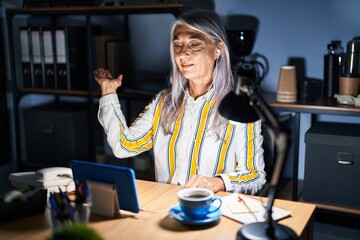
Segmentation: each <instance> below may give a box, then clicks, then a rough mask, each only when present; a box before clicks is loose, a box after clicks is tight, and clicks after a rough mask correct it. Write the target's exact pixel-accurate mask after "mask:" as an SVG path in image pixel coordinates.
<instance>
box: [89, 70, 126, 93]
mask: <svg viewBox="0 0 360 240" xmlns="http://www.w3.org/2000/svg"><path fill="white" fill-rule="evenodd" d="M94 78H95V80H96V82H97V83H98V84H99V85H100V88H101V95H102V96H104V95H107V94H111V93H116V89H117V88H118V87H120V86H121V84H122V78H123V75H122V74H120V75H119V76H118V77H117V78H113V76H112V75H111V73H110V72H109V71H108V70H107V69H104V68H98V69H96V70H95V71H94Z"/></svg>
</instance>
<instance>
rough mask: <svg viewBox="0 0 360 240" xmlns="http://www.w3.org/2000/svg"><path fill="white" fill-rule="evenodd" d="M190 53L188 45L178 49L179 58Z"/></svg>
mask: <svg viewBox="0 0 360 240" xmlns="http://www.w3.org/2000/svg"><path fill="white" fill-rule="evenodd" d="M189 55H190V48H189V47H188V46H183V47H182V48H181V50H180V53H179V56H180V58H187V57H189Z"/></svg>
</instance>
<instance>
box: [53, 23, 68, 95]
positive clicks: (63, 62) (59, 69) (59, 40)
mask: <svg viewBox="0 0 360 240" xmlns="http://www.w3.org/2000/svg"><path fill="white" fill-rule="evenodd" d="M55 45H56V47H55V49H56V77H57V88H58V89H70V79H69V78H68V65H67V56H66V39H65V29H64V28H62V29H56V30H55Z"/></svg>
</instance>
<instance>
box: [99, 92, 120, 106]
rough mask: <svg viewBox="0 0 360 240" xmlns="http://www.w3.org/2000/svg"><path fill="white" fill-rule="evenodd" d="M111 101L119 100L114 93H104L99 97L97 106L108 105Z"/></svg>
mask: <svg viewBox="0 0 360 240" xmlns="http://www.w3.org/2000/svg"><path fill="white" fill-rule="evenodd" d="M113 102H116V103H118V102H119V97H118V95H117V94H116V93H111V94H107V95H104V96H102V97H101V98H100V99H99V107H103V106H106V105H110V104H111V103H113Z"/></svg>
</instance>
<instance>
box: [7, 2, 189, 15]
mask: <svg viewBox="0 0 360 240" xmlns="http://www.w3.org/2000/svg"><path fill="white" fill-rule="evenodd" d="M182 7H183V4H175V3H174V4H148V5H135V4H134V5H126V6H103V7H95V6H85V7H84V6H79V7H44V8H9V9H6V13H7V14H9V15H16V14H30V15H47V16H48V15H63V14H69V15H76V14H80V15H102V14H106V15H107V14H114V15H116V14H150V13H171V14H174V15H175V16H177V15H178V14H179V13H180V11H181V10H182Z"/></svg>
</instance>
